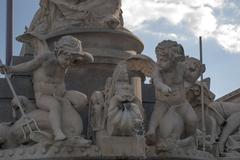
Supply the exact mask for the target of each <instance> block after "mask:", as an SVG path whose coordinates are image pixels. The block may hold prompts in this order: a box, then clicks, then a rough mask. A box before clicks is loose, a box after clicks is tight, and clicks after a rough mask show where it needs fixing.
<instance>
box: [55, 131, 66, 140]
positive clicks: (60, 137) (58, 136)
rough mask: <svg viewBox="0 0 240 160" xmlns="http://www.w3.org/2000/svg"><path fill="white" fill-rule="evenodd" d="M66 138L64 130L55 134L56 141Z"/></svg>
mask: <svg viewBox="0 0 240 160" xmlns="http://www.w3.org/2000/svg"><path fill="white" fill-rule="evenodd" d="M65 139H67V137H66V136H65V134H64V133H62V132H58V133H57V134H56V135H55V138H54V140H55V141H63V140H65Z"/></svg>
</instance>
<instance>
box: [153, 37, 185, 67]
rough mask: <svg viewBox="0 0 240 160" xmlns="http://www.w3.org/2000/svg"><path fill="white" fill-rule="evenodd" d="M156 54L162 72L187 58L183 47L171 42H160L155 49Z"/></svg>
mask: <svg viewBox="0 0 240 160" xmlns="http://www.w3.org/2000/svg"><path fill="white" fill-rule="evenodd" d="M155 53H156V56H157V63H158V65H159V67H160V69H161V70H166V69H168V68H170V67H171V66H173V65H174V64H176V63H177V62H179V61H183V60H184V58H185V55H184V50H183V47H182V45H181V44H178V43H177V42H175V41H171V40H165V41H162V42H160V43H159V44H158V45H157V46H156V48H155Z"/></svg>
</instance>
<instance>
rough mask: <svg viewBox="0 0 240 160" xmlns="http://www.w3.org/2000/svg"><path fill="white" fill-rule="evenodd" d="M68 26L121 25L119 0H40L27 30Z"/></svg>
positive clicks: (112, 26)
mask: <svg viewBox="0 0 240 160" xmlns="http://www.w3.org/2000/svg"><path fill="white" fill-rule="evenodd" d="M70 26H79V27H86V26H88V27H107V28H112V29H115V28H119V27H122V26H123V19H122V10H121V0H114V1H112V0H41V1H40V8H39V10H38V11H37V13H36V14H35V16H34V18H33V21H32V23H31V25H30V27H29V29H28V32H38V33H41V34H47V33H50V32H52V31H56V30H59V29H65V28H68V27H70Z"/></svg>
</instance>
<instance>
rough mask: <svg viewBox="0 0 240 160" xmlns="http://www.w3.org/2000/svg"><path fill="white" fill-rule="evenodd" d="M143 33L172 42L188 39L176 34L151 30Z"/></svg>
mask: <svg viewBox="0 0 240 160" xmlns="http://www.w3.org/2000/svg"><path fill="white" fill-rule="evenodd" d="M143 32H144V33H147V34H150V35H152V36H155V37H157V38H158V39H171V40H180V41H185V40H187V37H185V36H183V35H177V34H175V33H164V32H154V31H150V30H143Z"/></svg>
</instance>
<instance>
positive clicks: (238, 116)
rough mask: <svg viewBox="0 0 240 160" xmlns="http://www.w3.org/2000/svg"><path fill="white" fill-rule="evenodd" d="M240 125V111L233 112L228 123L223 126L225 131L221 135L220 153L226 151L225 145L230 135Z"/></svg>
mask: <svg viewBox="0 0 240 160" xmlns="http://www.w3.org/2000/svg"><path fill="white" fill-rule="evenodd" d="M239 125H240V112H236V113H233V114H232V115H231V116H229V117H228V119H227V123H226V125H225V126H224V127H223V131H222V133H221V135H220V137H219V142H218V143H219V150H220V153H223V152H224V147H225V144H226V141H227V139H228V137H229V136H230V135H231V134H232V133H233V132H234V131H235V130H236V129H237V128H238V127H239Z"/></svg>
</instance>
